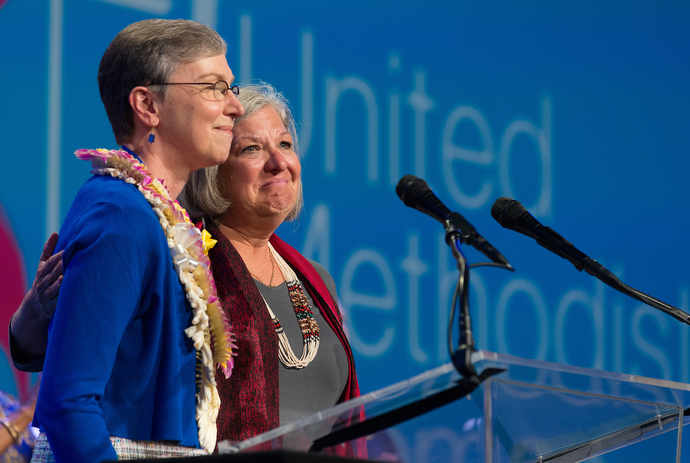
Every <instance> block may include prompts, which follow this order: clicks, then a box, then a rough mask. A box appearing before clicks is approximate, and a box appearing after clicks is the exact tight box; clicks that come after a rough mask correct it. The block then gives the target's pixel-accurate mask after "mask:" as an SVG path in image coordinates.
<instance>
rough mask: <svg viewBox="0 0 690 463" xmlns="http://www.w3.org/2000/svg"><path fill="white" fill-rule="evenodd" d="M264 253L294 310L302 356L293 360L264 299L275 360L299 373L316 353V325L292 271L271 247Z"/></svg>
mask: <svg viewBox="0 0 690 463" xmlns="http://www.w3.org/2000/svg"><path fill="white" fill-rule="evenodd" d="M268 249H269V251H270V255H271V257H272V258H273V260H274V261H275V263H276V264H277V265H278V269H279V270H280V272H281V273H282V274H283V277H284V278H285V283H286V284H287V289H288V293H289V295H290V302H291V303H292V307H293V308H294V309H295V316H296V317H297V323H299V327H300V330H301V331H302V355H301V356H300V357H299V358H297V356H296V355H295V353H294V352H293V350H292V347H290V342H289V341H288V338H287V335H286V334H285V331H284V330H283V327H282V326H281V325H280V320H278V317H276V316H275V314H274V313H273V311H272V310H271V307H270V306H269V305H268V302H266V299H265V298H264V303H265V304H266V307H267V308H268V314H269V315H270V316H271V320H272V321H273V326H274V327H275V330H276V334H277V335H278V358H279V359H280V362H281V363H282V364H283V365H285V366H286V367H288V368H296V369H298V370H299V369H302V368H304V367H306V366H307V365H309V363H310V362H311V361H312V360H314V358H315V357H316V353H317V352H318V350H319V325H318V324H317V323H316V319H315V318H314V313H313V312H312V310H311V307H310V304H309V300H308V299H307V297H306V296H305V295H304V290H303V289H302V285H301V284H300V282H299V279H298V278H297V275H296V274H295V271H294V270H292V268H291V267H290V266H289V265H288V264H287V262H285V259H283V258H282V256H281V255H280V254H278V252H277V251H276V250H275V249H274V248H273V245H272V244H271V243H268ZM259 281H261V280H259ZM262 297H263V296H262Z"/></svg>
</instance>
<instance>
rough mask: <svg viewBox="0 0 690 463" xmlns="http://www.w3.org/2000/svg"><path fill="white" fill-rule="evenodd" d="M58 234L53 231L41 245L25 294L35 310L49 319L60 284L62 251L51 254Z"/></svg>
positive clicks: (55, 302) (53, 309) (55, 303)
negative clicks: (31, 280) (28, 287)
mask: <svg viewBox="0 0 690 463" xmlns="http://www.w3.org/2000/svg"><path fill="white" fill-rule="evenodd" d="M57 241H58V234H57V233H53V234H52V235H50V237H49V238H48V240H47V241H46V242H45V244H44V245H43V252H41V259H40V261H39V263H38V269H37V270H36V277H35V278H34V281H33V283H32V284H31V289H29V294H28V295H27V296H28V297H29V299H30V301H31V305H32V306H34V308H35V310H36V312H38V313H42V314H43V315H44V316H45V317H46V318H48V319H50V318H51V317H52V316H53V312H55V306H56V305H57V298H58V294H59V293H60V286H61V285H62V251H60V252H58V253H57V254H54V255H53V251H54V250H55V245H56V244H57Z"/></svg>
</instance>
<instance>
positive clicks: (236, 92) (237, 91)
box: [147, 79, 240, 101]
mask: <svg viewBox="0 0 690 463" xmlns="http://www.w3.org/2000/svg"><path fill="white" fill-rule="evenodd" d="M221 82H223V83H224V84H225V85H226V86H227V87H228V90H230V91H231V92H232V94H233V95H235V97H238V96H239V95H240V87H239V86H237V85H232V86H231V85H230V84H229V83H228V81H227V80H223V79H221V80H219V81H217V82H163V83H160V84H149V85H147V87H153V86H154V85H212V86H213V96H214V98H216V101H223V100H225V97H226V96H227V94H226V95H223V98H221V99H218V98H217V97H216V86H217V85H218V84H219V83H221Z"/></svg>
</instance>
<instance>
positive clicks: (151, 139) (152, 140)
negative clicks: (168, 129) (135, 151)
mask: <svg viewBox="0 0 690 463" xmlns="http://www.w3.org/2000/svg"><path fill="white" fill-rule="evenodd" d="M154 141H156V134H154V133H153V126H151V133H150V134H149V143H153V142H154Z"/></svg>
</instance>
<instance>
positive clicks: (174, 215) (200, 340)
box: [74, 149, 237, 452]
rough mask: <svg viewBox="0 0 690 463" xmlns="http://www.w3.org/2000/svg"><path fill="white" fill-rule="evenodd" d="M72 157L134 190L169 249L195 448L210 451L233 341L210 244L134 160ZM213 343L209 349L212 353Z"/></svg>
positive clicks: (112, 153)
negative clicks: (186, 356) (182, 310)
mask: <svg viewBox="0 0 690 463" xmlns="http://www.w3.org/2000/svg"><path fill="white" fill-rule="evenodd" d="M74 154H75V155H76V156H77V158H79V159H81V160H84V161H91V165H92V167H93V169H92V171H91V172H92V173H93V174H95V175H110V176H112V177H115V178H119V179H121V180H123V181H125V182H126V183H129V184H133V185H135V186H136V187H137V188H138V189H139V191H140V192H141V193H142V194H143V195H144V197H145V198H146V200H147V201H148V202H149V204H150V205H151V208H152V209H153V211H154V212H155V214H156V216H157V217H158V220H159V222H160V225H161V227H162V228H163V232H164V233H165V237H166V239H167V241H168V247H169V248H170V255H171V256H172V260H173V263H174V265H175V270H176V272H177V274H178V276H179V278H180V282H181V283H182V286H183V287H184V288H185V294H186V296H187V299H188V301H189V304H190V305H191V307H192V321H191V325H190V326H189V327H188V328H187V329H185V334H186V335H187V337H188V338H190V339H191V340H192V342H193V344H194V348H195V349H196V351H197V353H196V357H197V394H196V420H197V425H198V433H199V443H200V444H201V446H202V447H203V448H205V449H206V450H208V451H209V452H212V451H213V450H214V448H215V446H216V436H217V427H216V418H217V417H218V410H219V408H220V398H219V396H218V390H217V388H216V380H215V368H216V364H217V365H218V366H219V367H220V368H221V369H222V371H223V373H224V374H225V377H226V378H229V377H230V374H231V372H232V367H233V359H232V356H233V355H235V354H234V352H233V349H236V348H237V347H236V346H235V344H234V341H235V336H234V334H233V332H232V327H231V326H230V324H229V323H228V321H227V319H226V317H225V313H224V312H223V310H221V308H220V304H219V300H218V296H217V292H216V285H215V282H214V280H213V275H212V274H211V270H210V262H209V260H208V257H207V253H208V248H209V247H210V246H212V245H210V246H209V245H208V244H209V242H210V241H213V240H210V239H209V237H208V234H207V235H206V236H203V235H202V234H201V232H199V230H198V229H197V228H195V227H194V225H193V224H192V222H191V220H190V219H189V215H187V212H186V211H185V210H184V209H183V208H182V206H180V204H179V203H178V202H177V201H176V200H174V199H172V198H171V197H170V193H169V192H168V189H167V188H166V187H165V186H164V185H163V184H162V183H161V181H160V180H158V179H157V178H155V177H154V176H153V175H151V174H150V173H149V172H148V170H147V169H146V167H145V166H144V165H143V163H141V162H140V161H139V160H137V159H136V158H134V157H133V156H132V155H130V154H129V153H127V152H126V151H123V150H105V149H98V150H85V149H82V150H77V151H75V153H74ZM211 339H213V350H212V349H211Z"/></svg>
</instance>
